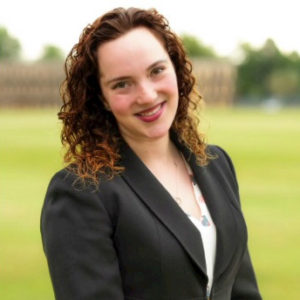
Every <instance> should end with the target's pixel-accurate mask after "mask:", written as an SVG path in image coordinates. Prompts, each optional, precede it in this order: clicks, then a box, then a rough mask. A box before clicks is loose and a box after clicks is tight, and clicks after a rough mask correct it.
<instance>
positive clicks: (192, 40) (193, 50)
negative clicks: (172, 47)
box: [180, 34, 216, 58]
mask: <svg viewBox="0 0 300 300" xmlns="http://www.w3.org/2000/svg"><path fill="white" fill-rule="evenodd" d="M180 38H181V40H182V43H183V45H184V48H185V50H186V52H187V54H188V56H189V57H191V58H195V57H208V58H213V57H216V54H215V52H214V50H213V49H212V48H211V47H208V46H205V45H204V44H202V43H201V42H200V41H199V40H198V39H197V38H196V37H194V36H192V35H189V34H183V35H181V37H180Z"/></svg>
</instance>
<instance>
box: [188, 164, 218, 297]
mask: <svg viewBox="0 0 300 300" xmlns="http://www.w3.org/2000/svg"><path fill="white" fill-rule="evenodd" d="M186 166H187V169H188V171H189V174H190V176H191V179H192V183H193V190H194V195H195V198H196V200H197V204H198V205H199V206H200V210H201V220H199V219H198V218H196V217H194V216H191V215H188V217H189V219H190V220H191V221H192V223H193V224H194V225H195V226H196V228H197V229H198V230H199V232H200V235H201V238H202V243H203V248H204V254H205V261H206V272H207V276H208V284H207V297H209V295H210V292H211V287H212V283H213V275H214V266H215V257H216V244H217V234H216V227H215V224H214V223H213V220H212V218H211V215H210V213H209V210H208V208H207V206H206V203H205V201H204V198H203V196H202V193H201V191H200V189H199V186H198V185H197V183H196V181H195V180H194V177H193V173H192V171H191V169H190V167H189V165H188V164H187V163H186Z"/></svg>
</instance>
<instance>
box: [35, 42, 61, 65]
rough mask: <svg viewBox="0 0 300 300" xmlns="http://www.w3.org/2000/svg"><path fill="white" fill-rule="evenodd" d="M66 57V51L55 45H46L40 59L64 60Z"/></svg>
mask: <svg viewBox="0 0 300 300" xmlns="http://www.w3.org/2000/svg"><path fill="white" fill-rule="evenodd" d="M64 58H65V55H64V52H63V51H62V50H61V49H60V48H59V47H57V46H55V45H46V46H44V49H43V52H42V55H41V57H40V59H39V60H40V61H46V62H47V61H63V60H64Z"/></svg>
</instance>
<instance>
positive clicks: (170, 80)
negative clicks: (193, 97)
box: [164, 74, 178, 95]
mask: <svg viewBox="0 0 300 300" xmlns="http://www.w3.org/2000/svg"><path fill="white" fill-rule="evenodd" d="M164 87H165V90H166V91H167V92H168V93H172V94H175V95H178V84H177V78H176V75H175V74H174V75H173V76H168V77H167V78H166V79H165V81H164Z"/></svg>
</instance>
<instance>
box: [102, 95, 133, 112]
mask: <svg viewBox="0 0 300 300" xmlns="http://www.w3.org/2000/svg"><path fill="white" fill-rule="evenodd" d="M108 104H109V106H110V109H111V111H112V113H113V114H114V115H122V114H127V113H129V112H130V106H131V101H130V99H129V97H128V96H124V95H123V96H116V95H114V96H112V97H109V98H108Z"/></svg>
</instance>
